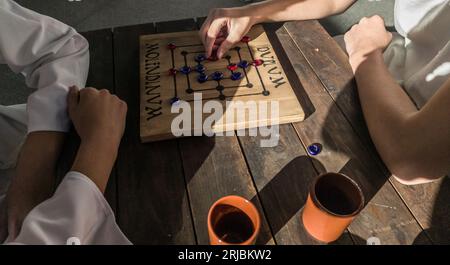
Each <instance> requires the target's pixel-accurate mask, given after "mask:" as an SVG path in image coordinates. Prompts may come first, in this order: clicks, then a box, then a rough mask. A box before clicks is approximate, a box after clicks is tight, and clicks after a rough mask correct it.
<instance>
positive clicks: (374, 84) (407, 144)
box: [355, 51, 445, 184]
mask: <svg viewBox="0 0 450 265" xmlns="http://www.w3.org/2000/svg"><path fill="white" fill-rule="evenodd" d="M355 78H356V82H357V85H358V94H359V98H360V102H361V106H362V109H363V113H364V117H365V120H366V123H367V126H368V129H369V132H370V135H371V137H372V140H373V142H374V144H375V146H376V148H377V150H378V152H379V154H380V156H381V158H382V159H383V161H384V162H385V164H386V165H387V167H388V168H389V169H390V171H391V172H392V173H393V174H394V175H396V176H398V177H399V178H401V180H402V181H403V182H404V183H408V184H414V183H422V182H424V181H426V180H430V179H434V178H436V177H439V176H440V175H439V174H440V173H442V172H439V171H441V168H442V166H438V164H439V163H440V164H443V162H442V161H440V160H442V158H433V157H435V154H434V153H435V152H437V150H438V149H437V148H439V147H438V146H439V141H442V140H443V139H440V140H439V138H441V137H438V134H436V131H437V130H436V131H435V130H434V129H433V128H431V126H426V125H425V123H423V122H420V120H421V119H423V118H421V116H423V113H419V111H418V110H417V108H416V107H415V105H414V104H413V102H412V101H411V99H410V98H409V97H408V95H407V94H406V93H405V91H404V90H403V89H402V87H400V85H398V84H397V82H396V81H395V80H394V78H393V77H392V76H391V74H390V73H389V71H388V69H387V67H386V65H385V64H384V61H383V56H382V53H381V51H376V52H374V53H372V54H370V55H369V56H367V58H366V59H365V60H364V61H363V62H362V63H361V64H360V65H359V67H358V68H357V69H356V71H355ZM434 118H436V117H434ZM432 119H433V117H428V120H432ZM424 130H426V131H424ZM433 131H434V132H433ZM427 134H430V137H433V136H432V135H434V138H435V140H436V148H435V150H430V148H429V147H430V146H432V145H433V142H434V141H430V139H429V137H427ZM441 144H442V142H441ZM438 153H439V152H438ZM440 153H441V154H443V153H444V151H443V152H440ZM438 168H439V169H438ZM437 169H438V171H436V170H437ZM443 174H445V172H444V173H443Z"/></svg>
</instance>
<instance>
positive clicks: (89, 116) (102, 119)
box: [68, 87, 127, 146]
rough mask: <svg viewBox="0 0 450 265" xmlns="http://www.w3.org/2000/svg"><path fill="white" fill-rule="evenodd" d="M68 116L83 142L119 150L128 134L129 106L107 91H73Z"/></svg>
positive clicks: (75, 89)
mask: <svg viewBox="0 0 450 265" xmlns="http://www.w3.org/2000/svg"><path fill="white" fill-rule="evenodd" d="M68 109H69V116H70V118H71V119H72V122H73V125H74V127H75V129H76V131H77V133H78V135H79V136H80V138H81V141H82V142H86V143H98V142H106V143H108V145H112V146H118V145H119V143H120V139H121V138H122V135H123V132H124V130H125V118H126V113H127V105H126V103H125V102H124V101H122V100H120V99H119V98H118V97H117V96H115V95H111V94H110V93H109V91H108V90H106V89H102V90H97V89H94V88H85V89H82V90H79V89H78V88H76V87H71V88H70V90H69V95H68Z"/></svg>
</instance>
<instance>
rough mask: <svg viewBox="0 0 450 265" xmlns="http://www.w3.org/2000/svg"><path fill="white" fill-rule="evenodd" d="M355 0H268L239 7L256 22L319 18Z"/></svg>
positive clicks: (338, 11) (343, 8) (339, 10)
mask: <svg viewBox="0 0 450 265" xmlns="http://www.w3.org/2000/svg"><path fill="white" fill-rule="evenodd" d="M353 2H354V0H267V1H263V2H258V3H254V4H250V5H248V6H244V7H241V8H239V9H240V10H241V11H242V13H243V15H247V16H251V17H253V18H254V19H255V23H261V22H276V21H289V20H308V19H319V18H324V17H327V16H330V15H334V14H337V13H340V12H343V11H344V10H346V9H347V8H348V7H349V6H350V5H351V4H352V3H353Z"/></svg>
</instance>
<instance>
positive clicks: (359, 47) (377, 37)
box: [344, 16, 392, 72]
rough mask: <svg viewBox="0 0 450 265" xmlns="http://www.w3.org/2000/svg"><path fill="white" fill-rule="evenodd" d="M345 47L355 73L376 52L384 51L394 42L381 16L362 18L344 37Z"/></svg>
mask: <svg viewBox="0 0 450 265" xmlns="http://www.w3.org/2000/svg"><path fill="white" fill-rule="evenodd" d="M344 40H345V47H346V49H347V53H348V55H349V59H350V65H351V66H352V69H353V72H356V69H357V68H358V67H359V65H360V64H361V63H362V62H363V61H364V60H365V59H366V58H367V57H368V56H369V54H371V53H373V52H374V51H381V52H382V51H383V50H384V49H385V48H386V47H387V46H388V45H389V43H390V42H391V40H392V33H390V32H388V31H386V29H385V27H384V20H383V19H382V18H381V17H380V16H372V17H370V18H366V17H365V18H362V19H361V21H359V23H358V24H356V25H354V26H353V27H352V28H351V29H350V30H349V31H348V32H347V33H346V34H345V36H344Z"/></svg>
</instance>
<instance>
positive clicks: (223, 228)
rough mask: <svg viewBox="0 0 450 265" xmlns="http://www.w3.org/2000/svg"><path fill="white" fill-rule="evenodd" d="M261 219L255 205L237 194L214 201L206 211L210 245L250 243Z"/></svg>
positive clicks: (257, 230) (255, 234) (253, 241)
mask: <svg viewBox="0 0 450 265" xmlns="http://www.w3.org/2000/svg"><path fill="white" fill-rule="evenodd" d="M260 223H261V219H260V217H259V213H258V210H257V209H256V207H255V206H254V205H253V204H252V203H251V202H250V201H248V200H247V199H245V198H242V197H239V196H234V195H232V196H226V197H223V198H221V199H219V200H218V201H216V202H215V203H214V204H213V205H212V206H211V208H210V209H209V213H208V234H209V241H210V243H211V245H252V244H255V241H256V238H257V236H258V234H259V228H260V226H261V225H260Z"/></svg>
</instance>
